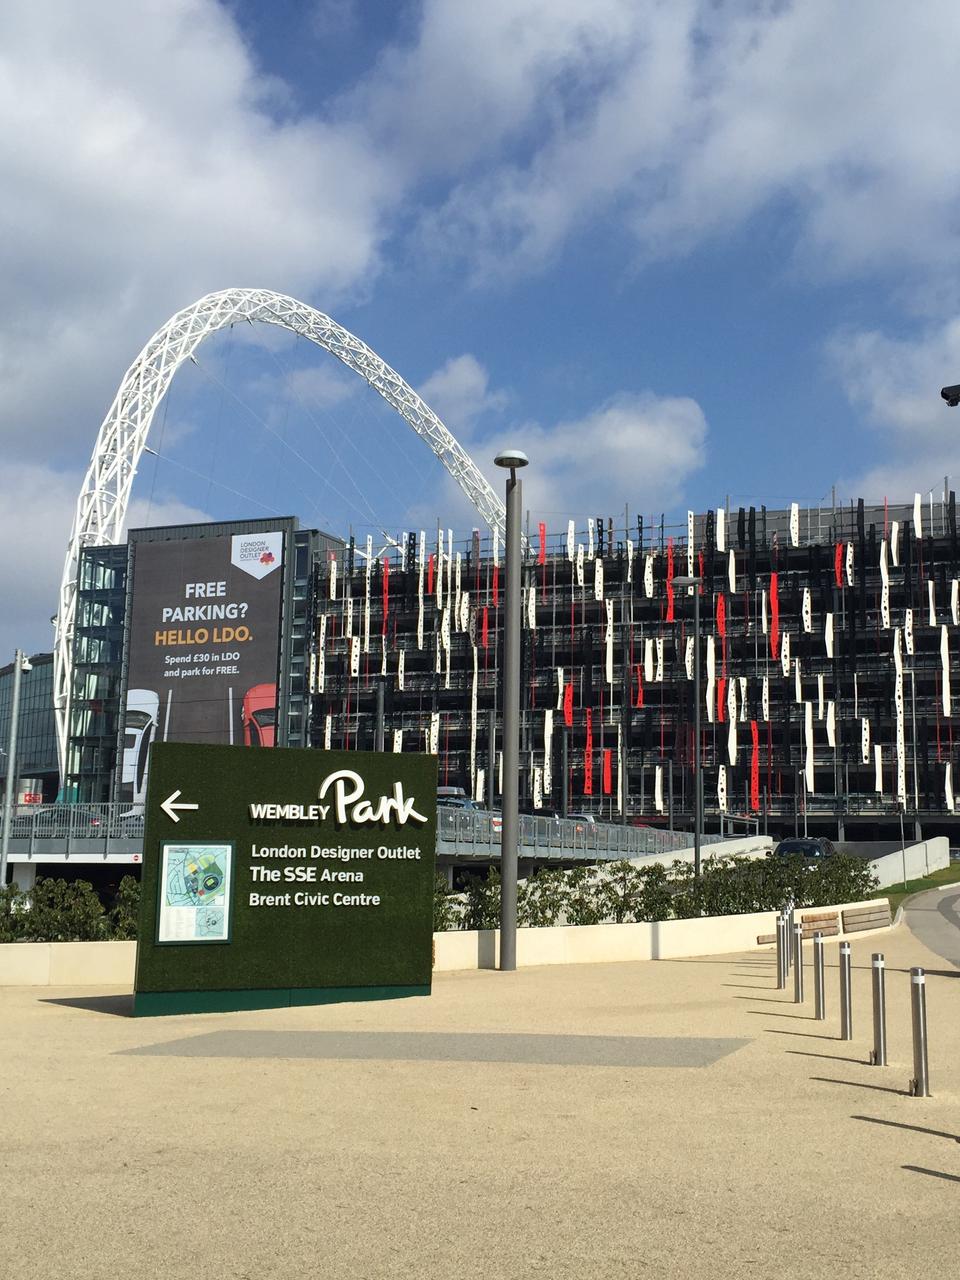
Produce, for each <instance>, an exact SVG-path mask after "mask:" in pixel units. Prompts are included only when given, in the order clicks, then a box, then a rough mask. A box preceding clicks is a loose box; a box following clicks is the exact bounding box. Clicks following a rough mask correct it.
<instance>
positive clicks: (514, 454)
mask: <svg viewBox="0 0 960 1280" xmlns="http://www.w3.org/2000/svg"><path fill="white" fill-rule="evenodd" d="M958 394H960V388H958ZM529 461H530V459H529V458H528V457H527V455H526V454H525V453H524V452H523V450H522V449H504V450H503V452H502V453H498V454H497V456H496V457H495V458H494V462H495V463H496V464H497V466H498V467H509V468H510V470H511V471H516V469H517V468H518V467H525V466H526V465H527V464H528V462H529Z"/></svg>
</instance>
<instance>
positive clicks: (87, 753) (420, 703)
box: [65, 494, 960, 834]
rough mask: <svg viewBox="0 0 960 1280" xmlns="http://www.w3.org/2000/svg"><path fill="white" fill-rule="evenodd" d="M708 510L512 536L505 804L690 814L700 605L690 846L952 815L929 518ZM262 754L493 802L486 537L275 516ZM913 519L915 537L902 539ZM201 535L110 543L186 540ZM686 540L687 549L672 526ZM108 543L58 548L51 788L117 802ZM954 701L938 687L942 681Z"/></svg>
mask: <svg viewBox="0 0 960 1280" xmlns="http://www.w3.org/2000/svg"><path fill="white" fill-rule="evenodd" d="M792 514H793V522H792V530H791V513H790V512H784V511H777V512H768V511H766V510H765V509H764V508H762V507H761V508H760V509H759V510H755V509H753V508H750V509H748V510H744V509H740V510H739V511H733V512H729V513H728V512H727V511H726V510H724V509H721V510H718V511H716V512H710V513H708V514H707V515H698V516H692V515H691V517H690V520H689V521H688V528H687V529H674V530H671V528H670V527H669V526H667V525H666V523H665V522H664V521H663V520H662V519H660V520H658V521H656V522H651V521H650V520H646V521H645V520H643V519H642V518H641V519H635V520H634V521H632V522H631V523H630V524H629V525H625V523H624V519H623V517H621V518H620V520H619V522H615V521H614V520H613V519H610V518H606V517H598V518H597V519H596V520H594V521H590V522H589V524H588V526H587V528H573V527H572V526H571V527H570V529H563V530H558V531H556V532H551V531H548V530H546V529H545V528H544V526H542V525H537V524H536V523H535V524H534V525H532V526H528V532H529V538H528V542H529V550H528V555H527V557H526V562H525V564H524V568H523V574H524V583H523V642H522V651H523V675H522V743H521V760H522V765H521V778H520V786H521V797H522V801H523V803H524V805H525V806H526V807H528V808H530V809H553V810H557V811H560V810H562V809H564V808H567V809H569V810H576V811H579V812H583V811H590V812H594V813H596V814H598V815H602V816H604V817H605V818H607V819H612V820H614V821H616V820H621V819H622V820H624V821H634V820H643V821H645V822H661V823H671V822H672V824H674V825H676V826H678V827H686V828H687V829H689V827H690V825H691V823H692V818H693V802H692V797H693V765H694V742H693V697H694V689H693V679H692V671H693V661H692V654H693V609H692V605H693V601H692V599H691V598H690V590H691V589H689V588H687V589H683V588H680V589H674V588H673V586H672V580H673V578H674V577H675V576H678V575H680V574H686V573H688V572H689V571H691V570H692V571H693V573H694V574H695V575H697V576H701V577H702V579H703V585H702V587H701V589H700V591H701V598H700V615H701V659H702V686H703V687H702V689H701V698H702V699H703V702H702V714H701V721H702V731H701V752H702V757H701V763H702V768H703V772H704V808H705V820H706V825H707V827H708V829H717V828H718V827H719V825H720V823H721V819H723V818H726V819H727V820H728V821H730V820H733V819H735V818H741V819H743V818H747V819H754V820H756V821H758V822H759V823H760V825H761V826H767V827H769V828H770V829H776V830H785V829H787V828H791V829H792V828H793V826H794V824H795V823H796V822H797V821H799V822H801V823H802V822H803V820H804V818H806V821H807V824H808V827H810V828H811V829H816V830H818V831H830V832H833V833H837V832H839V833H843V832H844V830H845V829H846V831H847V834H849V829H850V828H851V827H856V828H857V829H858V830H859V829H862V828H865V827H870V828H871V829H873V830H876V831H879V830H880V829H883V831H884V832H885V833H886V834H892V829H893V828H897V829H899V821H900V815H901V813H903V814H905V815H906V817H907V820H908V821H913V822H916V823H919V824H925V825H929V824H930V823H934V824H936V825H937V826H941V825H944V824H948V825H949V824H950V821H951V819H952V816H953V812H954V807H953V794H952V776H951V775H952V765H953V760H954V742H953V719H954V717H953V711H954V706H953V698H952V693H951V675H953V676H954V678H956V667H955V664H956V661H957V653H956V650H957V647H958V599H957V590H958V587H957V580H958V567H957V566H958V554H957V535H956V518H955V505H954V500H953V496H952V494H951V495H950V496H949V498H948V500H947V502H946V503H937V504H935V505H933V506H927V505H925V504H921V503H919V502H918V503H917V504H916V507H915V509H914V508H908V507H903V506H898V507H886V508H884V507H869V508H867V507H865V506H864V504H863V503H862V502H860V503H857V504H853V505H851V506H849V507H843V508H837V509H836V510H832V509H831V510H829V511H823V510H811V511H806V510H805V511H794V512H793V513H792ZM281 523H282V524H283V525H284V527H285V529H286V530H287V531H288V536H289V537H290V538H291V539H292V546H293V547H294V548H295V549H294V550H293V554H292V557H290V558H289V559H288V569H287V580H286V582H285V586H284V602H285V603H284V611H285V612H284V619H283V641H282V644H281V649H280V652H281V661H280V669H279V670H278V685H279V689H280V712H279V721H278V733H277V739H276V741H277V743H278V745H281V744H282V745H305V746H311V747H315V748H322V747H325V746H326V747H334V748H342V749H346V750H371V749H373V748H374V747H375V746H377V745H379V744H380V743H381V742H382V743H383V745H384V746H385V748H386V749H387V750H390V749H391V748H392V749H394V750H427V751H431V752H433V753H435V754H436V755H437V757H438V762H439V772H440V780H441V782H442V783H444V784H446V785H458V786H461V787H463V788H464V790H465V791H466V792H467V793H468V794H470V795H472V796H474V797H475V798H476V799H477V800H480V801H482V802H483V803H484V804H485V805H486V806H487V807H490V808H495V807H496V805H497V803H498V792H499V778H498V776H497V775H498V771H499V767H500V766H499V743H500V716H499V706H498V696H499V695H498V686H499V676H500V667H501V665H502V632H503V586H504V580H503V574H504V568H503V564H502V557H501V554H500V548H499V547H498V545H497V540H496V539H492V538H491V537H489V536H483V537H481V535H480V534H479V533H477V532H474V534H473V536H472V538H471V539H470V540H468V541H467V542H466V543H463V544H455V543H454V540H453V538H452V535H450V534H449V532H447V531H444V530H441V531H439V533H438V531H436V530H433V531H431V532H430V533H429V534H427V533H426V532H414V533H411V534H406V535H404V536H403V537H402V538H400V539H397V540H396V541H395V542H394V544H393V545H389V546H386V547H384V546H378V545H377V544H376V543H375V542H374V541H373V540H371V539H367V541H366V543H365V545H363V546H362V547H361V546H358V545H356V544H355V543H354V542H353V541H350V542H349V543H346V544H343V543H340V542H338V541H337V540H335V539H332V538H329V537H327V536H326V535H322V534H319V533H317V532H316V531H312V530H300V529H297V528H296V522H295V521H293V520H288V521H283V522H278V521H267V522H262V521H261V522H258V521H252V522H248V523H246V524H244V525H242V526H237V527H242V528H243V529H255V528H256V527H258V526H259V525H261V524H262V525H266V524H270V525H271V527H275V526H277V525H278V524H281ZM918 525H919V528H918ZM224 527H226V526H209V527H208V526H193V527H192V528H191V529H190V530H185V529H183V528H178V529H163V530H145V531H136V532H134V533H132V534H131V535H130V542H131V546H135V545H136V544H137V543H139V542H141V541H142V540H144V539H150V540H162V539H164V538H168V539H170V538H182V537H183V536H184V535H185V534H189V535H190V536H197V537H203V536H205V535H208V534H212V533H216V532H219V531H220V530H221V528H224ZM691 530H692V540H691V539H690V537H689V533H690V532H691ZM127 566H128V548H127V547H125V546H119V547H94V548H88V549H87V550H85V551H84V553H83V558H82V564H81V570H80V580H79V593H78V617H77V627H76V633H75V639H74V664H73V680H74V688H73V695H72V714H71V725H70V743H69V752H68V770H67V776H66V778H65V794H67V795H68V796H69V797H70V798H72V799H76V800H81V801H91V800H98V801H103V800H109V799H111V798H113V797H114V795H115V793H116V788H117V785H118V781H117V771H118V759H119V754H120V749H121V744H120V738H121V735H122V729H123V726H122V717H121V715H120V707H121V705H122V694H123V685H124V670H125V663H126V661H127V651H126V647H125V643H124V637H125V626H124V620H125V619H126V618H128V617H129V608H130V600H129V597H130V593H129V592H128V586H130V585H132V584H131V583H129V581H128V573H127ZM958 687H960V686H958Z"/></svg>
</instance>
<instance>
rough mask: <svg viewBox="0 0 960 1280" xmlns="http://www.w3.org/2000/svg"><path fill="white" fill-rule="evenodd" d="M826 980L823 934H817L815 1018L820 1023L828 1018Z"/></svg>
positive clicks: (814, 973) (815, 937)
mask: <svg viewBox="0 0 960 1280" xmlns="http://www.w3.org/2000/svg"><path fill="white" fill-rule="evenodd" d="M825 978H826V967H825V963H824V956H823V934H822V933H815V934H814V935H813V1003H814V1015H813V1016H814V1017H815V1018H816V1019H817V1021H818V1022H823V1020H824V1019H825V1018H826V1016H827V999H826V990H825V982H824V980H825Z"/></svg>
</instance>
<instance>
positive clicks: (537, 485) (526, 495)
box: [409, 353, 707, 528]
mask: <svg viewBox="0 0 960 1280" xmlns="http://www.w3.org/2000/svg"><path fill="white" fill-rule="evenodd" d="M419 391H420V394H421V395H422V396H423V398H424V399H425V400H426V402H427V403H428V404H429V405H430V406H431V408H434V409H435V410H436V411H437V412H438V413H439V414H440V416H441V417H442V418H443V419H444V421H445V422H446V424H447V426H449V427H450V429H451V431H453V433H454V435H455V436H456V438H457V439H458V440H459V442H460V444H462V445H463V447H464V448H465V449H466V450H467V452H468V453H469V454H470V456H471V457H472V458H473V461H474V462H475V463H476V465H477V467H478V468H479V470H480V471H481V472H482V473H483V474H484V475H485V476H486V478H487V479H488V480H489V481H490V483H491V484H492V485H493V487H494V489H495V490H496V491H497V493H500V492H501V491H502V489H503V481H504V473H503V471H501V470H500V469H499V468H497V467H496V466H495V465H494V463H493V459H494V458H495V457H496V455H497V453H498V452H499V451H500V450H501V449H503V448H505V447H508V446H509V447H522V448H523V449H524V451H525V452H526V453H527V455H528V457H529V458H530V467H529V469H528V470H524V471H523V472H522V473H521V478H522V480H523V501H524V506H525V507H529V508H530V510H531V511H532V512H536V513H539V514H540V515H549V516H553V517H563V518H565V519H566V518H571V517H576V516H581V517H582V516H587V515H597V514H600V513H604V514H613V513H614V512H619V511H622V509H623V507H624V505H629V507H630V508H631V510H633V511H634V512H642V511H645V510H650V509H652V508H654V507H655V508H656V509H657V510H658V511H659V510H669V509H670V507H671V506H676V505H677V504H679V503H680V502H681V501H682V498H683V490H684V485H685V484H686V482H687V481H688V479H689V478H690V477H691V476H692V475H693V474H694V473H695V472H696V471H697V470H699V469H700V467H702V466H703V465H704V462H705V452H706V442H707V423H706V419H705V417H704V415H703V411H702V410H701V408H700V406H699V405H698V404H697V402H696V401H695V400H692V399H689V398H687V397H683V396H658V395H655V394H654V393H653V392H650V391H644V392H639V393H632V392H626V391H623V392H620V393H618V394H617V395H614V396H612V397H610V398H609V399H608V400H606V401H605V402H604V403H603V404H601V405H599V406H598V407H597V408H595V409H592V410H590V411H589V412H588V413H586V414H584V415H583V416H582V417H580V418H576V419H571V420H569V421H563V422H558V423H552V424H550V425H543V424H540V423H536V422H515V423H513V424H511V425H509V426H508V425H505V424H504V421H503V420H504V409H505V408H506V407H507V406H508V405H509V397H508V396H507V395H506V394H505V393H504V392H503V391H500V390H497V389H494V388H491V386H490V375H489V373H488V371H487V369H486V368H485V367H484V366H483V365H482V364H481V363H480V361H479V360H478V359H477V358H476V356H474V355H471V354H469V353H467V354H464V355H460V356H457V357H455V358H454V359H451V360H448V361H447V363H446V364H445V365H443V367H442V368H440V369H438V370H437V371H436V372H435V373H433V374H431V376H430V377H429V378H428V379H427V380H426V382H425V383H424V384H423V386H421V387H420V388H419ZM484 414H490V415H494V420H493V423H491V422H490V419H489V418H488V419H487V420H486V421H483V420H482V419H483V415H484ZM445 488H446V493H445V494H444V496H443V498H442V500H441V501H440V503H439V508H440V510H442V511H443V512H444V513H445V514H444V517H443V519H445V520H446V521H447V522H448V523H450V524H451V525H454V526H456V527H458V528H466V527H469V526H470V525H471V524H472V523H476V518H477V517H476V512H475V511H474V509H473V508H472V506H471V505H470V503H469V502H468V501H467V500H466V498H465V497H464V496H463V495H462V494H461V492H460V490H459V488H458V487H457V486H456V485H455V483H454V481H453V480H452V479H450V478H449V477H448V478H447V480H446V481H445ZM409 514H410V516H411V518H412V519H414V520H419V521H420V522H421V523H422V522H423V521H426V522H427V524H428V526H429V525H430V524H432V523H435V519H436V514H437V503H436V501H434V503H433V505H427V504H423V503H417V504H416V505H415V506H413V507H411V508H410V512H409Z"/></svg>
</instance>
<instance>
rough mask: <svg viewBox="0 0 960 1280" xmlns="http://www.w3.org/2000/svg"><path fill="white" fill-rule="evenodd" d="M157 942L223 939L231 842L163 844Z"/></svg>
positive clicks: (227, 917) (227, 922)
mask: <svg viewBox="0 0 960 1280" xmlns="http://www.w3.org/2000/svg"><path fill="white" fill-rule="evenodd" d="M162 855H163V856H162V865H161V892H160V918H159V922H158V928H157V941H158V942H227V941H228V940H229V937H230V892H231V886H232V878H233V846H232V845H231V844H199V843H190V844H173V843H169V844H166V843H165V844H164V845H163V851H162Z"/></svg>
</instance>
